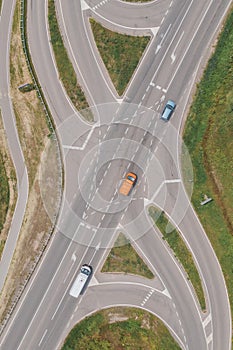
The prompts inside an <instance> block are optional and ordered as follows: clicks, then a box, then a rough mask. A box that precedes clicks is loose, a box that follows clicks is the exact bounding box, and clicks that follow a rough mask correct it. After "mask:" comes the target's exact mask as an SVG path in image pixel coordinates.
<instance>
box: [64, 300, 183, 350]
mask: <svg viewBox="0 0 233 350" xmlns="http://www.w3.org/2000/svg"><path fill="white" fill-rule="evenodd" d="M71 349H72V350H93V349H98V350H112V349H134V350H141V349H143V350H156V349H161V350H171V349H173V350H178V349H180V347H179V346H178V344H177V343H176V342H175V340H174V339H173V337H172V336H171V334H170V333H169V331H168V329H167V328H166V327H165V326H164V324H163V323H162V321H160V320H159V319H158V318H157V317H155V316H154V315H152V314H150V313H148V312H146V311H143V310H139V309H136V308H135V309H134V308H126V307H122V308H119V307H118V308H111V309H106V310H103V311H100V312H98V313H95V314H93V315H92V316H89V317H87V318H85V319H84V320H82V321H81V322H80V323H79V324H77V325H76V326H75V327H74V328H73V329H72V330H71V332H70V333H69V335H68V337H67V338H66V340H65V342H64V344H63V346H62V350H71Z"/></svg>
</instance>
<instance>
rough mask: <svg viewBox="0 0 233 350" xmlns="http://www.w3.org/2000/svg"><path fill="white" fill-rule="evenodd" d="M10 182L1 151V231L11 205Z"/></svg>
mask: <svg viewBox="0 0 233 350" xmlns="http://www.w3.org/2000/svg"><path fill="white" fill-rule="evenodd" d="M9 195H10V191H9V184H8V177H7V174H6V169H5V165H4V159H3V156H2V153H1V152H0V204H1V205H0V231H1V230H2V228H3V225H4V223H5V220H6V214H7V210H8V206H9Z"/></svg>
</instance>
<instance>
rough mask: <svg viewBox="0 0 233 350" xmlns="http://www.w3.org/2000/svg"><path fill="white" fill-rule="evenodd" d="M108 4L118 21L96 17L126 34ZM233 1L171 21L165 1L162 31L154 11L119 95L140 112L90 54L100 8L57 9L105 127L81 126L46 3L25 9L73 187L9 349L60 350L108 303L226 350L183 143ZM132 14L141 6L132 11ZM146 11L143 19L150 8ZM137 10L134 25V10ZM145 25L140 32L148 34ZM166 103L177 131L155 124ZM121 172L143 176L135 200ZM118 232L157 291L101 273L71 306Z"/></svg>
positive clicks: (5, 339) (218, 284)
mask: <svg viewBox="0 0 233 350" xmlns="http://www.w3.org/2000/svg"><path fill="white" fill-rule="evenodd" d="M112 3H113V6H114V15H113V14H112V15H111V16H112V17H111V16H110V13H111V11H112V10H111V6H110V2H109V3H107V5H106V12H104V6H102V7H97V8H96V9H94V15H98V11H99V12H100V11H102V12H101V16H103V17H106V18H107V16H109V18H110V21H111V20H112V19H113V18H115V19H114V23H113V26H114V28H115V27H116V25H117V24H118V25H119V24H121V17H120V13H121V11H122V6H123V5H122V4H121V3H120V2H119V6H117V4H118V3H117V2H112ZM229 3H230V2H229V1H208V2H204V3H200V2H198V1H182V2H178V1H173V2H172V3H169V4H168V7H167V8H168V12H164V7H163V6H165V5H164V4H167V3H166V2H163V5H162V7H161V11H160V12H159V14H161V22H160V24H159V25H158V19H159V14H158V15H157V12H156V15H154V16H153V15H152V8H150V12H149V14H150V16H151V21H150V26H151V27H153V28H155V27H157V26H159V27H160V28H159V30H156V32H157V35H156V36H155V37H154V38H152V42H151V44H150V46H149V48H148V51H147V54H146V56H145V57H144V59H143V61H142V63H141V66H140V67H139V70H138V71H137V74H136V75H135V77H134V79H133V81H132V83H131V84H129V87H128V89H127V91H126V94H125V96H124V98H125V100H127V101H130V102H131V103H135V104H136V107H135V105H133V104H132V105H128V104H121V105H119V104H118V103H116V104H114V103H112V102H114V101H117V99H116V97H115V98H114V89H113V87H112V85H111V84H110V83H109V79H108V78H107V76H106V72H105V70H104V68H103V67H102V64H101V61H100V60H99V59H96V57H95V54H96V51H95V49H94V48H92V46H89V45H93V42H92V41H91V40H85V38H87V37H88V35H90V34H89V32H88V30H85V28H86V27H85V25H87V20H86V17H85V16H86V14H87V13H89V12H90V11H91V10H90V8H89V7H88V6H86V4H88V5H90V6H92V4H93V6H96V3H94V2H88V3H85V2H83V1H82V2H81V5H82V6H79V5H78V2H74V1H70V2H69V3H68V2H64V3H61V2H57V3H56V5H57V8H58V13H59V14H60V15H59V21H60V23H61V28H62V30H63V35H64V38H65V42H66V43H67V48H68V51H69V53H70V55H71V57H72V59H73V63H74V66H75V69H76V71H77V73H78V75H80V77H81V81H82V83H83V86H84V90H85V91H86V92H87V95H88V99H89V100H90V101H95V102H96V103H106V102H111V104H110V105H108V104H107V105H104V106H99V107H97V113H96V117H97V118H99V119H98V121H99V122H98V123H97V124H96V125H95V126H93V127H90V126H89V125H88V124H87V123H85V122H83V121H81V119H80V118H78V117H77V114H75V112H74V110H73V108H72V106H71V104H70V103H69V101H68V100H67V97H66V95H65V94H64V91H63V89H62V86H61V84H60V83H59V81H58V79H57V73H56V70H55V69H54V66H53V63H54V62H53V59H52V56H51V52H50V49H49V40H48V35H47V26H46V21H45V15H46V11H45V7H44V6H45V4H43V3H41V2H40V1H37V2H35V1H33V2H30V1H29V6H28V9H29V19H28V30H29V39H30V49H31V53H32V57H33V62H34V64H35V68H36V71H37V73H38V76H39V80H40V83H41V86H42V87H43V89H44V92H45V96H46V99H47V101H48V104H49V106H50V108H51V110H52V112H53V115H54V117H55V121H56V123H57V126H58V131H59V135H60V139H61V141H62V144H63V148H64V165H65V175H66V178H65V179H66V184H65V195H64V202H63V203H64V206H63V209H62V211H61V216H60V222H59V224H58V232H56V234H55V236H54V238H53V240H52V242H51V244H50V247H49V249H48V251H47V253H46V255H45V257H44V258H43V261H42V263H41V265H40V266H39V267H38V270H37V272H36V274H35V275H34V277H33V279H32V281H31V282H30V284H29V285H28V288H27V290H26V292H25V295H24V297H23V298H22V300H21V301H20V303H19V305H18V308H17V310H16V312H15V314H14V316H13V317H12V319H11V320H10V322H9V324H8V325H7V327H6V329H5V332H4V334H3V335H2V338H1V343H0V347H1V348H2V349H37V348H38V349H56V348H57V347H58V345H59V344H61V342H62V340H63V339H64V337H65V335H66V334H67V331H68V329H69V328H70V327H72V325H73V324H74V323H75V321H77V320H79V319H80V318H82V317H84V316H85V315H86V314H88V313H90V312H93V311H94V310H97V309H99V308H101V307H107V306H109V305H129V304H131V305H135V306H139V307H142V308H145V309H147V310H149V311H151V312H154V313H155V314H157V315H159V317H161V319H163V320H164V321H165V322H166V323H167V325H168V326H169V327H170V329H171V331H172V332H173V334H174V336H175V337H176V339H177V340H178V342H179V343H180V345H181V346H182V348H187V349H229V347H230V343H229V342H230V337H231V319H230V311H229V302H228V296H227V292H226V289H225V284H224V280H223V276H222V273H221V269H220V267H219V265H218V262H217V260H216V258H215V255H214V252H213V251H212V249H211V246H210V245H209V242H208V240H207V238H206V236H205V233H204V231H203V229H202V227H201V225H200V223H199V222H198V220H197V218H196V215H195V213H194V211H193V209H192V207H191V206H190V204H189V200H188V198H187V197H186V194H185V192H184V189H183V185H182V182H181V175H180V169H179V161H178V154H179V147H180V143H179V138H178V136H177V135H178V131H177V130H179V127H180V123H181V117H182V115H183V109H184V108H185V105H186V103H187V98H188V96H189V93H190V89H191V87H192V84H193V81H194V78H195V76H193V74H194V73H195V72H196V70H197V69H198V66H199V64H200V62H201V58H202V55H203V54H204V53H205V52H206V49H207V47H208V45H209V42H210V41H211V39H212V38H213V34H214V33H215V31H216V28H217V27H218V26H219V23H220V22H221V19H222V17H223V15H224V13H225V10H226V8H227V7H228V5H229ZM170 4H171V6H170ZM151 6H152V7H153V5H151ZM154 6H155V3H154ZM169 6H170V7H169ZM126 7H127V6H126ZM137 8H140V6H139V7H137V6H136V5H135V9H137ZM143 8H144V10H143V11H146V6H145V7H143ZM74 9H75V11H74ZM156 9H157V8H156ZM118 10H119V16H118V12H117V11H118ZM134 11H135V12H134V16H135V17H134V19H133V20H134V21H136V18H137V10H134ZM138 11H141V10H138ZM156 11H157V10H156ZM71 13H72V14H71ZM124 13H125V16H127V11H125V12H124ZM138 13H139V12H138ZM163 14H166V15H165V17H162V16H163ZM62 15H63V19H62ZM75 16H76V18H75ZM116 18H118V22H117V21H116ZM126 20H127V17H124V18H123V21H126ZM145 20H146V19H145ZM153 21H154V22H153ZM142 22H143V21H142ZM152 22H153V23H152ZM109 23H110V25H111V22H109ZM129 23H130V21H129ZM132 23H135V22H132ZM122 25H125V24H124V22H123V23H122ZM75 26H76V27H75ZM141 26H142V30H144V29H145V26H143V24H141ZM77 29H78V30H77ZM121 29H122V28H121ZM126 30H127V28H126ZM74 33H75V35H74ZM75 38H76V40H75ZM77 42H78V43H79V44H78V45H82V46H83V50H82V51H79V52H78V48H79V46H78V45H77ZM68 43H69V45H68ZM42 53H43V54H42ZM72 53H74V54H73V56H72ZM74 57H75V59H74ZM87 57H88V60H87ZM80 67H81V68H80ZM95 73H96V74H97V75H96V74H95ZM96 76H98V79H97V80H96V81H95V80H93V79H96ZM108 83H109V85H108ZM96 84H97V85H96ZM170 97H171V98H173V99H175V100H176V101H177V102H178V107H177V109H176V112H175V115H174V117H173V119H172V120H171V122H170V123H168V124H164V123H162V122H161V121H160V120H159V112H160V111H161V108H162V106H163V104H164V100H165V98H166V99H167V98H170ZM143 106H147V107H151V109H150V110H148V109H147V108H144V107H143ZM142 115H143V118H142ZM148 160H149V161H148ZM126 169H130V170H132V171H135V172H137V173H138V175H139V182H138V184H137V186H136V188H135V191H134V192H133V194H132V197H130V199H129V201H126V200H123V199H122V198H118V194H117V188H118V187H119V184H120V180H121V179H122V177H123V176H124V173H125V171H126ZM155 169H156V171H155ZM152 180H154V181H152ZM92 184H94V185H95V186H93V187H92ZM153 203H155V204H157V205H159V206H160V207H161V208H164V209H165V210H166V212H167V213H168V214H169V215H170V216H171V219H172V220H173V221H174V223H175V224H177V225H178V226H179V228H180V230H181V232H182V234H183V236H184V238H185V240H186V242H187V243H188V244H189V246H190V248H191V250H192V252H193V254H194V257H195V260H196V262H197V266H198V269H199V271H200V273H201V276H202V278H203V283H204V287H205V291H206V293H207V294H206V295H207V313H206V314H205V315H204V314H202V313H201V312H200V310H199V307H198V305H197V302H196V300H195V298H194V296H193V291H192V289H191V288H190V285H189V284H188V282H187V278H186V277H185V274H184V272H183V270H182V269H181V268H180V266H179V265H178V264H177V263H176V262H175V260H174V258H173V256H172V254H171V252H170V251H169V250H168V249H167V247H166V245H164V242H163V240H162V239H161V237H160V233H159V232H158V230H157V229H153V227H152V226H151V222H150V221H149V219H148V216H147V214H146V210H145V207H146V206H148V205H150V204H153ZM174 208H175V210H174ZM119 231H123V232H125V233H126V234H127V235H128V237H129V238H132V240H133V242H134V245H135V248H136V249H137V250H138V251H139V252H140V254H142V255H143V257H144V259H145V261H147V262H148V264H149V266H150V268H151V269H152V270H153V272H154V274H155V276H156V278H155V280H154V281H153V282H150V283H154V284H153V285H151V284H150V285H149V286H147V284H148V283H149V282H148V281H146V282H145V279H139V280H138V278H137V277H135V279H133V277H132V278H131V279H130V280H129V283H127V281H125V283H122V281H118V283H114V282H113V279H112V278H111V276H109V283H106V282H107V281H104V282H103V281H102V282H101V277H100V276H99V275H98V274H97V275H96V276H94V277H93V279H92V281H91V284H92V285H91V286H89V288H88V289H87V291H86V294H85V295H84V296H83V297H81V298H79V299H78V300H76V299H73V298H72V297H70V296H69V294H68V291H69V288H70V286H71V284H72V281H73V280H74V278H75V276H76V274H77V271H78V269H79V267H80V265H81V264H82V263H91V264H92V266H93V267H94V272H95V271H98V269H99V267H100V266H101V264H102V262H103V259H104V257H105V256H106V249H105V248H106V247H110V246H111V244H112V242H113V241H114V238H115V237H116V235H117V233H118V232H119ZM62 233H65V235H66V236H67V237H65V236H64V234H62ZM69 238H72V239H73V241H71V240H70V239H69ZM117 278H119V277H116V282H117ZM138 283H141V285H139V284H138ZM12 332H14V337H11V334H12Z"/></svg>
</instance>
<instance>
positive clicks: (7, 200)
mask: <svg viewBox="0 0 233 350" xmlns="http://www.w3.org/2000/svg"><path fill="white" fill-rule="evenodd" d="M16 193H17V190H16V175H15V170H14V166H13V163H12V160H11V156H10V152H9V149H8V144H7V138H6V135H5V130H4V127H3V123H2V115H1V111H0V203H1V207H0V258H1V255H2V252H3V249H4V246H5V242H6V240H7V236H8V231H9V228H10V224H11V219H12V215H13V212H14V208H15V203H16Z"/></svg>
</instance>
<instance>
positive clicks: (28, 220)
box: [0, 0, 60, 321]
mask: <svg viewBox="0 0 233 350" xmlns="http://www.w3.org/2000/svg"><path fill="white" fill-rule="evenodd" d="M16 52H17V54H16ZM10 83H11V90H10V94H11V100H12V103H13V108H14V112H15V117H16V124H17V129H18V134H19V139H20V143H21V147H22V150H23V153H24V158H25V163H26V166H27V170H28V178H29V195H28V202H27V207H26V212H25V216H24V220H23V224H22V227H21V230H20V235H19V238H18V241H17V246H16V249H15V252H14V255H13V258H12V261H11V265H10V268H9V271H8V275H7V279H6V282H5V285H4V288H3V290H2V292H1V296H0V319H1V321H2V320H3V319H4V317H5V315H6V314H7V313H8V312H9V308H10V307H11V305H12V302H13V301H14V300H15V299H16V297H17V295H18V294H19V290H20V288H21V286H23V285H25V281H26V280H27V277H28V276H29V275H30V272H31V269H32V268H33V267H34V266H35V261H36V258H37V257H38V256H39V255H40V252H41V250H43V248H44V244H45V242H46V241H47V239H48V236H49V232H50V230H51V229H52V227H53V222H52V221H51V220H50V218H51V217H52V216H51V215H48V212H47V208H46V207H45V201H44V200H43V198H42V195H41V191H40V175H41V174H40V167H41V163H42V159H46V155H48V154H49V162H46V165H47V167H48V168H49V167H52V171H53V172H52V176H50V178H48V181H47V186H52V188H53V196H52V198H53V199H54V198H55V199H57V196H56V195H57V193H59V188H60V187H59V185H60V182H59V175H60V174H59V171H60V168H59V166H58V164H59V162H58V159H57V152H56V144H55V142H54V139H52V138H51V137H48V136H49V135H50V133H51V130H50V129H49V127H48V124H47V119H46V116H45V113H44V109H43V106H42V104H41V102H40V100H39V99H38V96H37V93H36V91H35V90H32V91H30V92H25V93H23V92H20V91H19V89H18V87H19V86H20V85H22V84H25V83H30V84H31V83H32V80H31V76H30V73H29V71H28V67H27V63H26V59H25V56H24V52H23V48H22V42H21V32H20V0H17V1H16V6H15V12H14V18H13V25H12V36H11V47H10ZM51 148H53V152H50V153H49V150H50V149H51ZM42 155H43V156H42ZM47 158H48V157H47ZM46 189H47V190H48V192H49V188H48V187H46ZM50 193H51V192H50ZM53 208H54V214H56V211H57V210H58V205H57V202H56V201H54V203H53Z"/></svg>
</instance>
